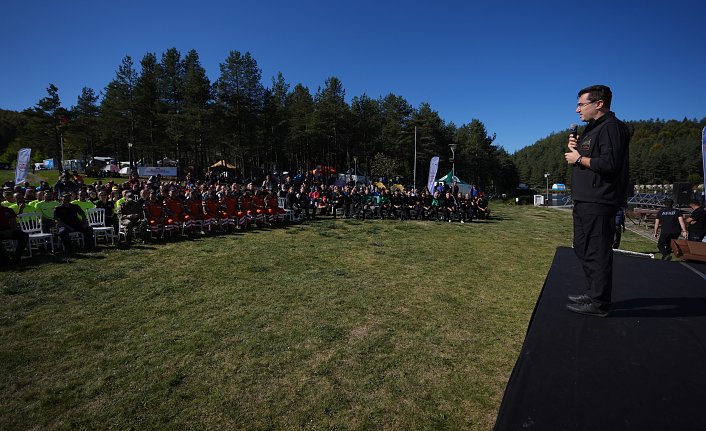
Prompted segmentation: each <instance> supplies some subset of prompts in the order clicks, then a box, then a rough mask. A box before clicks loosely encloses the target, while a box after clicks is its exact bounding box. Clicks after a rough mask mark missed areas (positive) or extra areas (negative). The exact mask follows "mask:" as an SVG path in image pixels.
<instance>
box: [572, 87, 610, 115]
mask: <svg viewBox="0 0 706 431" xmlns="http://www.w3.org/2000/svg"><path fill="white" fill-rule="evenodd" d="M586 93H588V100H589V101H591V102H595V101H596V100H602V101H603V106H605V107H606V108H607V109H610V102H611V100H613V92H612V91H610V87H608V86H606V85H592V86H590V87H586V88H583V89H581V90H579V94H578V96H577V97H581V95H582V94H586Z"/></svg>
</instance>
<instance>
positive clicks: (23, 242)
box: [0, 229, 29, 262]
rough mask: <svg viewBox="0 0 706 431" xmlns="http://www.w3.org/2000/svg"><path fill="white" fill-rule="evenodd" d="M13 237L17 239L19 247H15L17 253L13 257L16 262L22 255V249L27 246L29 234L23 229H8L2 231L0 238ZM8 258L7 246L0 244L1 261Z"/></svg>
mask: <svg viewBox="0 0 706 431" xmlns="http://www.w3.org/2000/svg"><path fill="white" fill-rule="evenodd" d="M6 239H11V240H15V241H17V247H15V254H14V256H12V259H13V260H14V261H16V262H19V260H20V259H21V257H22V251H23V250H24V249H25V248H27V242H28V241H29V234H27V233H25V232H23V231H21V230H20V229H15V230H12V231H10V230H7V231H3V232H0V240H6ZM7 260H8V256H7V250H5V246H4V245H3V244H0V262H5V261H7Z"/></svg>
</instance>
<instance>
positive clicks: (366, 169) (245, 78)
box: [0, 48, 706, 193]
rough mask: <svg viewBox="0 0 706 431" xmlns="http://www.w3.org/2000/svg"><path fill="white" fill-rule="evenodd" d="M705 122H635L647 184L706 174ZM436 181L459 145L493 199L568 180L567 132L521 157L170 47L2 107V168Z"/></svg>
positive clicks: (392, 98)
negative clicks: (165, 167) (56, 163)
mask: <svg viewBox="0 0 706 431" xmlns="http://www.w3.org/2000/svg"><path fill="white" fill-rule="evenodd" d="M705 123H706V120H701V121H696V120H686V119H685V120H683V121H681V122H679V121H660V120H650V121H640V122H630V123H629V125H630V126H631V127H632V128H633V129H634V136H633V139H632V142H631V150H630V156H631V163H632V164H631V175H632V177H633V179H634V180H635V182H637V183H654V182H671V181H686V180H687V179H692V180H693V179H694V178H696V177H697V176H700V175H701V174H702V167H701V163H700V156H699V155H700V151H699V142H700V131H701V128H702V127H703V126H704V124H705ZM415 128H416V136H417V139H416V142H417V145H416V148H417V157H416V163H417V166H416V168H417V184H418V185H419V184H423V183H425V182H426V175H427V173H428V166H429V160H430V159H431V158H432V157H434V156H440V158H441V163H440V166H439V172H440V174H441V175H443V174H444V173H446V172H448V171H450V170H451V163H452V161H451V160H450V159H451V151H450V149H449V145H450V144H455V145H456V150H455V154H456V160H455V169H456V174H457V176H458V177H460V178H461V179H463V180H465V181H467V182H469V183H474V184H476V185H478V186H479V187H480V188H481V189H484V190H487V191H489V192H491V193H493V192H495V193H511V192H512V191H514V190H515V188H516V187H517V184H518V183H519V182H520V181H523V182H526V183H528V184H530V185H536V184H543V183H544V181H543V180H544V173H545V172H549V173H551V177H552V182H563V183H567V184H568V183H569V178H570V167H568V166H566V164H565V163H564V157H563V153H564V150H565V147H566V136H567V134H568V131H564V132H560V133H557V134H554V135H551V136H549V137H547V138H545V139H543V140H540V141H538V142H537V143H535V144H534V145H531V146H529V147H526V148H523V149H521V150H519V151H518V152H517V153H515V154H514V155H510V154H508V152H507V151H505V149H504V148H502V147H499V146H497V145H494V140H495V135H494V134H493V135H491V134H490V133H489V132H488V131H487V130H486V128H485V125H484V124H483V123H482V122H481V121H480V120H478V119H472V120H471V121H470V122H469V123H468V124H463V125H461V126H457V125H455V124H454V123H452V122H450V123H447V122H446V121H444V120H443V119H442V118H441V117H440V116H439V114H438V113H437V112H436V111H434V110H433V109H432V107H431V106H430V105H429V104H428V103H421V104H420V105H419V106H418V107H413V106H412V105H411V104H410V103H409V102H408V101H407V100H405V98H404V97H402V96H400V95H396V94H392V93H390V94H388V95H386V96H384V97H379V98H375V99H374V98H371V97H369V96H368V95H366V94H362V95H359V96H355V97H353V98H351V99H350V103H348V102H347V101H346V91H345V89H344V87H343V83H342V82H341V81H340V80H339V79H338V78H336V77H330V78H328V79H327V80H326V81H325V82H324V84H323V86H322V87H319V88H317V90H316V92H314V93H313V94H312V91H311V90H310V89H309V88H307V87H306V86H303V85H301V84H296V85H294V86H292V85H291V84H289V83H287V82H286V81H285V78H284V76H283V75H282V74H281V73H279V74H277V76H275V77H273V78H272V79H271V81H270V82H269V83H268V85H264V84H263V79H262V73H261V70H260V68H259V67H258V65H257V62H256V60H255V59H254V58H253V57H252V55H251V54H250V53H247V52H246V53H244V54H243V53H241V52H238V51H231V52H230V53H229V54H228V56H227V58H226V59H225V61H223V62H222V63H221V64H220V74H219V76H218V78H217V79H216V80H215V82H211V81H210V79H209V78H208V76H207V74H206V70H205V69H204V68H203V67H202V65H201V63H200V60H199V55H198V53H197V52H196V51H195V50H191V51H189V52H188V53H186V55H182V53H181V52H179V51H178V50H177V49H176V48H171V49H168V50H167V51H166V52H164V53H163V54H162V55H161V57H160V58H158V57H157V55H156V54H154V53H147V54H145V55H144V57H143V58H142V60H141V61H140V62H139V64H135V63H134V61H133V59H132V58H131V57H130V56H126V57H125V58H123V59H122V62H121V63H120V65H119V66H118V68H117V71H116V74H115V77H114V78H113V79H112V80H111V81H110V83H109V84H108V85H107V86H106V87H105V88H104V89H102V90H101V91H99V92H96V90H94V89H92V88H87V87H86V88H83V90H82V92H81V94H80V95H79V96H78V99H77V100H76V103H75V105H73V106H71V107H65V106H64V105H63V104H62V102H61V99H60V97H59V89H58V88H57V87H56V86H54V85H53V84H50V85H49V87H48V88H47V96H46V97H44V98H42V99H41V100H39V101H38V102H37V104H36V105H35V106H34V107H32V108H28V109H26V110H24V111H22V112H14V111H7V110H0V162H13V161H14V160H15V159H16V156H17V150H18V149H19V148H22V147H30V148H32V150H33V152H32V159H33V160H34V161H41V160H42V159H48V158H54V159H60V158H61V143H62V142H63V148H64V158H66V159H72V158H76V159H82V160H90V159H91V158H92V157H93V156H108V157H113V158H115V159H117V160H122V161H126V160H128V157H129V154H128V151H129V149H128V143H132V144H133V147H132V153H133V157H134V159H135V160H141V161H142V163H144V164H145V165H154V164H155V163H156V162H157V161H158V160H162V159H164V158H169V159H172V160H177V161H178V162H179V166H180V168H181V171H182V172H184V170H186V169H189V168H192V169H195V170H203V169H205V168H207V167H208V166H209V165H211V164H212V163H214V162H216V161H219V160H226V161H227V162H229V163H231V164H234V165H236V166H237V167H238V168H239V169H241V172H242V175H243V176H244V177H250V176H255V175H262V174H263V173H267V172H283V171H288V172H293V173H296V172H304V171H306V170H312V169H315V168H316V167H317V166H330V167H333V168H334V169H335V170H336V171H337V172H349V171H350V170H351V169H353V168H354V167H355V166H357V168H358V171H359V172H360V173H361V174H366V175H369V176H372V177H387V178H389V179H392V178H395V177H398V176H399V177H403V178H404V180H406V183H411V181H412V176H413V172H414V162H415V157H414V149H415V145H414V142H415Z"/></svg>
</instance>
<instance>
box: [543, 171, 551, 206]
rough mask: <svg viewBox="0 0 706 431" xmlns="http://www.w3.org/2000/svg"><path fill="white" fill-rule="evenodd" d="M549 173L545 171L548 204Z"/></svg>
mask: <svg viewBox="0 0 706 431" xmlns="http://www.w3.org/2000/svg"><path fill="white" fill-rule="evenodd" d="M549 175H550V174H549V172H545V173H544V178H545V179H546V180H547V203H546V205H547V206H549Z"/></svg>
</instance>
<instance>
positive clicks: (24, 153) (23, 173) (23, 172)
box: [15, 148, 32, 184]
mask: <svg viewBox="0 0 706 431" xmlns="http://www.w3.org/2000/svg"><path fill="white" fill-rule="evenodd" d="M31 154H32V149H31V148H20V151H18V152H17V167H16V168H15V184H22V183H24V182H25V181H26V180H27V166H29V156H30V155H31Z"/></svg>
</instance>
